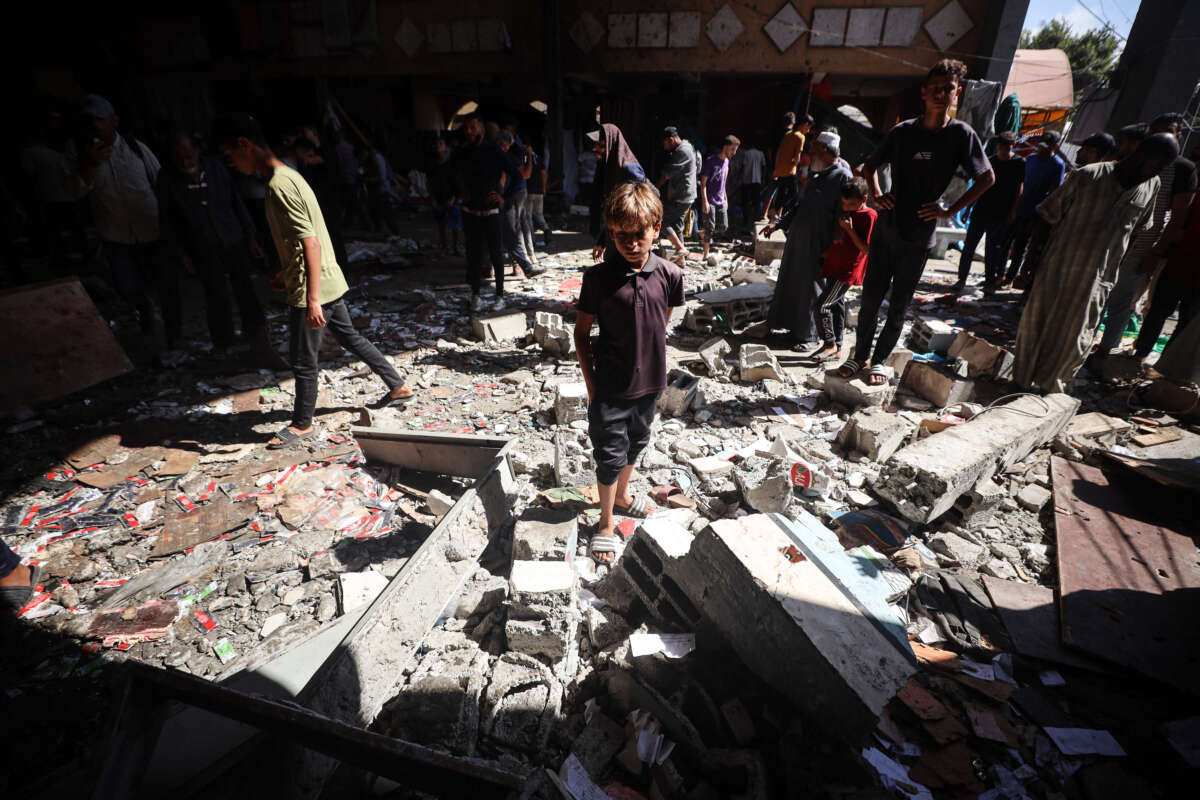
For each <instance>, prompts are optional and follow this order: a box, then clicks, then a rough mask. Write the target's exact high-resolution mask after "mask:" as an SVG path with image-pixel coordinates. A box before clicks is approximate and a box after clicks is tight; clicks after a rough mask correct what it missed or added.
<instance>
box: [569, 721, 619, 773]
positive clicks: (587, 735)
mask: <svg viewBox="0 0 1200 800" xmlns="http://www.w3.org/2000/svg"><path fill="white" fill-rule="evenodd" d="M624 746H625V728H624V727H623V726H621V725H618V724H617V723H615V722H613V721H612V720H611V719H609V717H608V715H607V714H605V713H604V712H602V711H596V712H595V713H594V714H592V718H591V719H590V720H588V724H587V727H585V728H584V729H583V733H581V734H579V738H577V739H576V740H575V741H574V742H573V743H572V744H571V754H572V755H574V756H575V757H576V758H577V759H579V763H580V764H581V765H582V766H583V768H584V769H585V770H586V771H587V773H588V775H590V776H592V778H594V779H597V780H598V779H599V778H600V776H601V775H602V774H603V773H604V771H605V769H606V768H607V767H608V765H609V762H611V761H612V760H613V758H614V757H615V756H616V755H617V753H618V752H619V751H620V750H621V748H622V747H624Z"/></svg>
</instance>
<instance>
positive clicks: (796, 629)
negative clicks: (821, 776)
mask: <svg viewBox="0 0 1200 800" xmlns="http://www.w3.org/2000/svg"><path fill="white" fill-rule="evenodd" d="M800 514H801V517H802V522H792V521H791V520H789V519H787V518H786V517H782V516H780V515H776V514H769V515H767V514H752V515H750V516H746V517H741V518H738V519H723V520H717V521H716V522H713V523H712V524H710V525H709V526H708V527H706V528H705V529H704V530H703V531H701V532H700V533H699V534H697V535H696V538H695V541H694V543H693V544H692V546H691V549H690V551H689V554H688V556H687V558H686V561H687V562H688V569H677V570H676V572H677V574H678V575H680V586H681V588H682V589H683V591H684V592H686V593H687V594H688V595H689V596H690V597H693V599H700V598H702V601H703V603H702V606H701V607H702V608H703V609H704V615H705V620H706V622H708V623H711V624H712V625H714V626H715V627H716V629H717V630H718V632H719V633H720V634H721V635H722V636H723V638H725V640H726V641H727V642H728V643H729V644H730V646H731V647H732V648H733V649H734V650H735V651H736V652H737V653H738V655H739V656H740V657H741V658H742V660H743V661H744V662H745V663H746V665H747V666H749V667H750V668H751V669H752V670H754V671H755V672H756V673H757V674H758V676H759V677H760V678H762V679H763V680H764V681H765V682H766V683H767V684H768V685H770V686H771V687H772V688H773V689H775V690H776V691H778V692H779V693H780V694H781V695H783V696H784V697H786V698H787V699H788V700H790V701H791V702H793V703H795V705H796V706H797V708H799V709H800V710H801V711H803V712H804V713H805V714H806V716H809V717H811V718H813V719H820V720H822V725H823V726H827V729H828V731H829V733H831V734H833V735H835V736H837V737H839V738H842V739H845V740H848V741H859V740H861V738H862V737H866V736H869V735H870V733H871V731H872V730H873V729H874V727H875V725H876V723H877V721H878V717H879V714H880V712H881V711H882V709H883V707H884V706H885V705H886V704H887V702H888V701H889V700H890V699H891V698H892V697H893V696H894V695H895V693H896V691H897V690H899V689H900V688H901V687H902V686H903V685H904V684H905V683H906V682H907V681H908V678H909V677H910V676H911V675H912V674H913V673H914V672H916V671H917V665H916V661H915V659H914V658H913V657H912V653H911V650H910V649H909V648H908V646H907V643H906V641H905V633H904V624H903V622H902V621H901V620H900V618H899V615H898V614H896V612H895V611H894V610H892V611H890V612H889V611H888V610H887V609H888V608H889V607H888V606H887V604H886V599H885V597H884V596H885V595H886V594H887V593H888V592H890V591H891V590H890V589H889V588H888V587H887V586H886V584H885V583H884V582H882V581H881V582H880V584H881V585H880V586H879V587H875V588H877V589H878V591H877V592H876V593H875V595H874V596H868V595H867V594H866V593H864V591H863V590H862V589H861V588H859V587H858V586H857V585H856V588H855V589H854V590H853V591H854V592H855V593H854V594H851V591H852V590H851V589H849V588H847V587H848V586H850V585H854V584H853V583H848V582H847V580H848V578H849V577H850V576H853V575H855V574H856V573H861V572H862V571H863V570H864V565H863V564H858V563H856V562H854V560H853V559H852V558H851V556H850V555H848V554H847V553H846V552H845V550H844V549H842V547H841V545H840V544H839V543H838V541H837V536H836V534H834V533H833V532H832V531H829V530H828V529H826V528H824V527H823V526H821V525H820V523H819V522H818V521H817V520H816V519H815V518H813V517H812V516H811V515H808V514H806V513H805V512H802V511H801V512H800ZM818 530H819V531H821V533H819V534H818V533H817V531H818ZM800 547H804V548H806V555H808V556H809V557H806V558H804V559H802V560H796V561H793V560H790V559H788V558H787V557H786V556H785V553H786V552H788V551H789V550H795V549H797V548H800ZM818 559H819V563H818ZM835 561H836V562H838V563H835ZM831 567H832V568H833V571H832V572H827V571H826V570H827V569H829V568H831ZM831 575H835V576H837V577H836V578H835V577H831ZM861 609H868V610H867V611H864V610H861ZM868 614H870V616H868ZM888 614H890V617H888V616H886V615H888ZM879 615H885V616H879ZM905 651H907V653H906V652H905Z"/></svg>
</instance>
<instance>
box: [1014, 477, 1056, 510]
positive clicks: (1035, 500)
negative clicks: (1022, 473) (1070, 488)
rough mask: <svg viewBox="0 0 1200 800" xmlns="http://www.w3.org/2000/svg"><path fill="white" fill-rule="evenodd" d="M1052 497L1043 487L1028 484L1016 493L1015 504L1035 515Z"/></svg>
mask: <svg viewBox="0 0 1200 800" xmlns="http://www.w3.org/2000/svg"><path fill="white" fill-rule="evenodd" d="M1052 496H1053V495H1051V493H1050V490H1049V489H1047V488H1046V487H1045V486H1038V485H1037V484H1036V483H1030V484H1026V485H1025V486H1023V487H1021V491H1019V492H1017V502H1018V503H1020V504H1021V507H1022V508H1027V509H1029V510H1030V511H1033V512H1034V513H1037V512H1038V511H1041V510H1042V506H1044V505H1046V503H1049V502H1050V498H1051V497H1052Z"/></svg>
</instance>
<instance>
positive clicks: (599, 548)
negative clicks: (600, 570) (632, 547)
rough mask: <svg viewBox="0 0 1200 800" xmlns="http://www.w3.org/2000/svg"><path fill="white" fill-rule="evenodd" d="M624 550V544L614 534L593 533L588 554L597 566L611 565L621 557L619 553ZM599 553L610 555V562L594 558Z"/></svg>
mask: <svg viewBox="0 0 1200 800" xmlns="http://www.w3.org/2000/svg"><path fill="white" fill-rule="evenodd" d="M624 549H625V544H624V542H622V541H621V540H620V539H619V538H618V537H617V535H616V534H613V533H593V534H592V541H591V542H590V543H589V545H588V554H589V555H590V556H591V557H592V560H593V561H595V562H596V563H597V564H606V565H611V564H613V563H614V562H615V561H616V560H617V559H618V558H620V557H621V552H622V551H623V550H624ZM600 553H612V554H613V557H612V561H603V560H601V559H599V558H597V557H596V556H597V555H598V554H600Z"/></svg>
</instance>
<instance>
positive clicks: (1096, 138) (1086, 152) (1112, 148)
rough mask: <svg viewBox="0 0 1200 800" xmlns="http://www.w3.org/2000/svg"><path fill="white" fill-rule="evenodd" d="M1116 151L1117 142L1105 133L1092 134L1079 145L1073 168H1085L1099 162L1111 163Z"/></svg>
mask: <svg viewBox="0 0 1200 800" xmlns="http://www.w3.org/2000/svg"><path fill="white" fill-rule="evenodd" d="M1116 151H1117V140H1116V139H1114V138H1113V137H1112V136H1110V135H1109V134H1107V133H1103V132H1101V133H1093V134H1092V135H1091V136H1089V137H1087V138H1086V139H1084V140H1083V141H1082V142H1080V143H1079V152H1078V153H1076V154H1075V167H1076V168H1079V167H1086V166H1087V165H1088V164H1095V163H1097V162H1099V161H1111V160H1113V158H1114V154H1115V153H1116Z"/></svg>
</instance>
